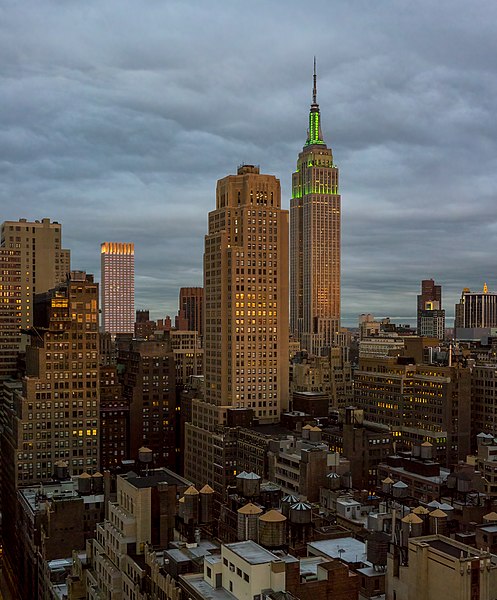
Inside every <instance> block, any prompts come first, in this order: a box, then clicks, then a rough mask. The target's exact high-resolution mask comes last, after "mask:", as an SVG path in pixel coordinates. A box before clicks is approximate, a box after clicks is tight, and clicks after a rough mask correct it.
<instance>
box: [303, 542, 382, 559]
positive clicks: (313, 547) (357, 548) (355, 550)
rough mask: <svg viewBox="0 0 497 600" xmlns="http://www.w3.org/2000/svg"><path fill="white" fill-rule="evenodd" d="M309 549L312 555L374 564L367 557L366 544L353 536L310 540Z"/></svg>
mask: <svg viewBox="0 0 497 600" xmlns="http://www.w3.org/2000/svg"><path fill="white" fill-rule="evenodd" d="M307 551H308V553H309V554H310V555H311V556H316V554H318V555H321V556H326V557H328V558H338V559H339V560H341V561H342V562H345V563H358V562H362V563H364V564H365V565H367V566H372V565H371V563H370V562H369V561H368V560H367V558H366V544H364V542H360V541H359V540H356V539H355V538H352V537H343V538H336V539H333V540H318V541H316V542H309V543H308V544H307Z"/></svg>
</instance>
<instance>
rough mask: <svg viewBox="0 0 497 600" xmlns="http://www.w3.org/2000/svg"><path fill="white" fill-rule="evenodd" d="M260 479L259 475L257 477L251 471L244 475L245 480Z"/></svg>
mask: <svg viewBox="0 0 497 600" xmlns="http://www.w3.org/2000/svg"><path fill="white" fill-rule="evenodd" d="M260 478H261V476H260V475H257V473H254V472H252V471H251V472H250V473H245V479H254V480H258V479H260Z"/></svg>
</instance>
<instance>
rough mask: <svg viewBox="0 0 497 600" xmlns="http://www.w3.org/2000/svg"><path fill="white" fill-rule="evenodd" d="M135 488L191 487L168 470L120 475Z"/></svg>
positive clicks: (152, 470) (187, 482) (131, 472)
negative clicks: (161, 486) (162, 485)
mask: <svg viewBox="0 0 497 600" xmlns="http://www.w3.org/2000/svg"><path fill="white" fill-rule="evenodd" d="M120 477H122V478H123V479H125V480H126V481H127V482H128V483H130V484H131V485H133V486H134V487H136V488H148V487H157V485H158V484H159V483H167V484H168V485H176V486H185V485H186V486H191V485H192V484H191V482H190V481H187V480H186V479H183V477H180V476H179V475H176V474H175V473H173V472H172V471H169V470H168V469H151V470H150V471H148V473H147V474H146V475H137V474H136V473H135V472H134V471H130V472H129V473H124V474H123V475H120Z"/></svg>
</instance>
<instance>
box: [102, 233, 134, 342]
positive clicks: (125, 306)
mask: <svg viewBox="0 0 497 600" xmlns="http://www.w3.org/2000/svg"><path fill="white" fill-rule="evenodd" d="M101 287H102V331H105V332H107V333H110V334H111V335H113V336H115V335H116V334H117V333H133V332H134V329H135V245H134V244H126V243H121V242H104V243H103V244H102V245H101Z"/></svg>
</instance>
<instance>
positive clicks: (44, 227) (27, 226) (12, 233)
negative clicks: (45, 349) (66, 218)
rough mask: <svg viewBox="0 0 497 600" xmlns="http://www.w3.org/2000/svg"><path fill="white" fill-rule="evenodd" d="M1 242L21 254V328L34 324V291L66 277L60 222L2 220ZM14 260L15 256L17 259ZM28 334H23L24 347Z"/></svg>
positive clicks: (67, 262)
mask: <svg viewBox="0 0 497 600" xmlns="http://www.w3.org/2000/svg"><path fill="white" fill-rule="evenodd" d="M0 246H1V247H2V248H4V249H5V251H9V250H15V251H16V252H18V253H19V258H20V265H19V266H20V270H21V281H20V306H21V323H20V325H21V328H22V329H27V328H28V327H31V326H32V324H33V302H34V295H35V294H39V293H42V292H47V291H48V290H50V289H52V288H54V287H55V286H56V285H57V284H58V283H62V282H64V281H65V279H66V276H67V273H69V271H70V270H71V267H70V262H71V257H70V252H69V250H65V249H63V248H62V225H61V224H60V223H57V222H56V221H54V222H51V221H50V219H42V220H41V221H27V220H26V219H19V221H5V222H4V223H3V224H2V232H1V241H0ZM16 260H17V259H16ZM26 342H27V336H22V340H21V349H23V350H24V349H25V347H26Z"/></svg>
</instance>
